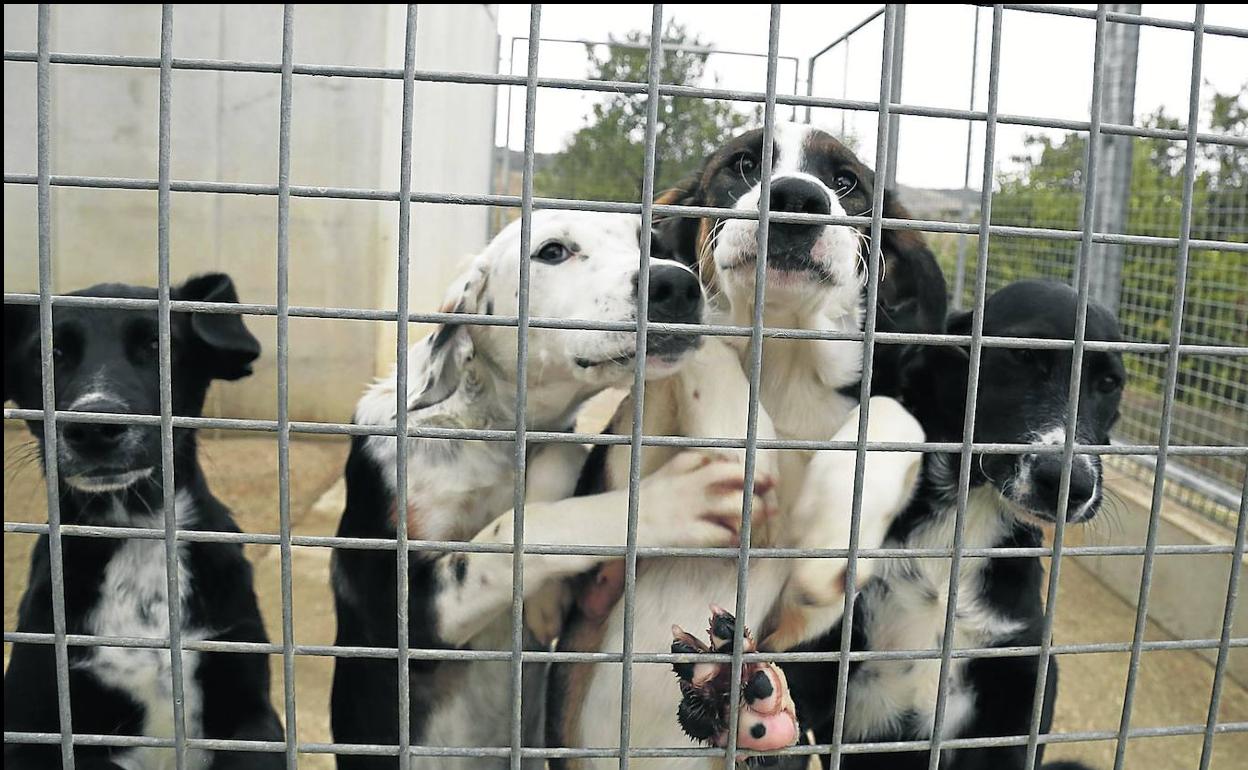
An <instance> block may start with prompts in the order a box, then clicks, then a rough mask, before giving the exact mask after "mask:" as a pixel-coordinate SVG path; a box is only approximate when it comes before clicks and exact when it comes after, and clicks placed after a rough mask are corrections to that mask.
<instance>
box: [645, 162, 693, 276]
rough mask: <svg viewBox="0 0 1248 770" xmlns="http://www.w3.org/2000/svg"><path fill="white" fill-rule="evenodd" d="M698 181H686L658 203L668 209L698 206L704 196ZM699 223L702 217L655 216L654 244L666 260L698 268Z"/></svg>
mask: <svg viewBox="0 0 1248 770" xmlns="http://www.w3.org/2000/svg"><path fill="white" fill-rule="evenodd" d="M698 180H699V177H697V176H693V177H690V178H688V179H683V180H681V182H680V183H679V184H677V185H676V186H675V187H671V188H668V189H666V190H664V191H663V192H661V193H659V195H658V197H656V198H655V199H654V202H655V203H658V204H660V205H664V206H695V205H697V203H698V198H699V195H700V186H699V184H698ZM699 222H701V219H699V218H696V217H682V216H677V215H675V214H664V215H662V217H655V222H654V244H653V245H654V246H656V247H658V251H660V252H661V253H662V254H663V255H664V256H665V257H666V258H668V259H674V260H676V261H678V262H681V263H683V264H686V265H688V266H689V267H690V268H693V269H697V265H698V223H699Z"/></svg>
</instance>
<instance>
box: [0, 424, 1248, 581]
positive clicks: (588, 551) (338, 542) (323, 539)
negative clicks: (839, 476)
mask: <svg viewBox="0 0 1248 770" xmlns="http://www.w3.org/2000/svg"><path fill="white" fill-rule="evenodd" d="M626 438H627V437H626ZM760 443H761V442H760ZM868 446H869V445H868ZM734 448H741V447H734ZM759 448H760V449H762V448H764V447H762V446H760V447H759ZM854 448H855V447H854V446H853V443H852V442H846V446H844V447H843V449H845V450H853V449H854ZM958 448H959V445H956V444H955V445H951V448H946V449H945V450H944V451H956V450H957V449H958ZM869 451H877V450H869ZM878 451H919V450H917V449H915V448H914V447H906V448H905V449H904V450H902V449H900V448H894V449H893V450H878ZM4 531H5V532H12V533H18V534H28V535H30V534H33V535H41V534H45V533H47V532H48V531H49V527H48V525H47V524H33V523H31V524H28V523H24V522H5V523H4ZM60 531H61V532H62V533H63V534H64V535H67V536H68V535H72V536H74V537H95V538H104V539H116V540H125V539H136V538H137V539H145V540H161V539H163V538H164V530H163V529H152V528H147V527H113V526H106V525H87V524H62V525H61V526H60ZM178 540H179V541H182V542H187V543H240V544H256V545H279V544H280V543H281V536H280V535H271V534H262V533H249V532H211V531H202V530H178ZM290 541H291V544H292V545H294V546H298V547H301V548H346V549H353V550H360V551H394V550H396V549H397V548H398V546H397V544H396V542H395V541H394V540H389V539H385V538H366V537H359V538H357V537H333V536H328V535H324V536H322V535H293V536H291V538H290ZM408 549H409V550H419V551H438V552H444V553H511V546H510V545H504V544H499V543H473V542H471V541H464V540H412V539H409V540H408ZM1232 551H1233V546H1232V545H1231V544H1230V543H1222V544H1218V543H1207V544H1173V545H1158V546H1157V549H1156V553H1157V554H1158V555H1167V556H1179V555H1196V554H1203V555H1211V554H1229V553H1231V552H1232ZM525 552H526V553H531V554H535V555H540V556H606V557H613V556H614V557H620V558H623V557H624V556H625V555H627V553H628V549H627V547H625V546H622V545H566V544H551V543H529V544H527V545H525ZM738 552H739V551H738V549H737V548H728V547H718V548H716V547H706V548H692V547H691V548H684V547H676V546H645V547H642V546H638V548H637V555H638V556H639V557H650V556H681V557H699V558H714V559H723V558H732V557H734V556H736V554H737V553H738ZM849 553H850V552H849V549H848V548H762V547H756V548H751V549H750V555H751V556H753V557H755V558H759V559H764V558H766V559H812V558H832V559H842V558H847V557H848V556H849ZM857 553H858V555H859V557H861V558H864V559H894V558H936V557H948V556H952V555H953V553H954V549H953V548H952V547H950V548H939V547H935V548H860V549H858V551H857ZM961 553H962V555H963V556H967V557H983V556H993V557H998V558H1007V557H1009V558H1014V557H1020V556H1049V555H1051V554H1052V553H1053V549H1051V548H1048V547H1046V546H1032V547H1019V546H1010V547H1006V546H998V547H988V548H965V549H963V550H962V552H961ZM1063 553H1066V554H1069V555H1072V556H1142V555H1143V554H1144V546H1142V545H1138V546H1137V545H1084V546H1069V547H1067V548H1065V549H1063Z"/></svg>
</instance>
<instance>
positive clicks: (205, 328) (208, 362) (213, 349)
mask: <svg viewBox="0 0 1248 770" xmlns="http://www.w3.org/2000/svg"><path fill="white" fill-rule="evenodd" d="M172 295H173V296H174V297H175V298H176V299H180V300H191V301H197V302H233V303H237V302H238V292H237V291H236V290H235V289H234V281H233V280H231V279H230V277H229V276H228V275H226V274H225V273H205V274H203V275H197V276H194V277H192V278H189V279H188V280H187V281H186V283H184V284H182V285H181V286H176V287H174V289H173V292H172ZM189 326H190V330H191V335H192V336H193V337H194V340H195V344H196V345H197V346H198V347H199V348H200V349H201V351H202V352H203V354H204V361H203V363H204V369H205V370H206V371H207V373H208V375H209V376H210V377H212V378H215V379H220V380H237V379H240V378H242V377H246V376H247V375H249V374H251V362H252V361H255V360H256V358H258V357H259V356H260V341H259V340H257V339H256V338H255V337H254V336H252V334H251V332H249V331H247V327H246V325H244V324H243V318H242V316H240V315H235V314H232V313H191V314H190V320H189Z"/></svg>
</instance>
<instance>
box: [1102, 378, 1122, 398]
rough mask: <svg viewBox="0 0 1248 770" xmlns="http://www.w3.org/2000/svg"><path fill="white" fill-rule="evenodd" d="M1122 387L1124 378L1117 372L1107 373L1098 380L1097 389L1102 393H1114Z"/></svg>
mask: <svg viewBox="0 0 1248 770" xmlns="http://www.w3.org/2000/svg"><path fill="white" fill-rule="evenodd" d="M1121 388H1122V378H1121V377H1119V376H1118V375H1116V374H1107V375H1105V376H1104V377H1102V378H1100V379H1099V380H1097V381H1096V389H1097V390H1099V391H1100V392H1102V393H1113V392H1114V391H1116V390H1119V389H1121Z"/></svg>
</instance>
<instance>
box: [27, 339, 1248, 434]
mask: <svg viewBox="0 0 1248 770" xmlns="http://www.w3.org/2000/svg"><path fill="white" fill-rule="evenodd" d="M655 325H656V326H657V324H655ZM4 416H5V418H6V419H20V420H29V421H32V422H38V421H42V420H43V418H44V415H43V413H42V412H41V411H40V410H36V409H5V410H4ZM55 420H56V422H82V423H109V424H116V425H159V424H160V418H159V417H157V416H155V415H121V414H111V413H105V412H57V413H56V416H55ZM173 425H174V427H176V428H198V429H201V430H203V429H224V430H248V431H260V432H267V433H274V432H276V430H277V423H276V421H274V420H243V419H235V418H219V417H174V419H173ZM290 429H291V432H292V433H309V434H319V435H342V436H393V435H394V431H393V430H387V429H384V428H379V427H377V426H362V425H351V424H346V423H316V422H311V423H310V422H297V421H293V420H292V421H291V423H290ZM407 435H408V436H409V437H413V438H445V439H469V440H480V441H512V440H513V439H514V438H515V432H514V431H510V430H488V429H479V428H425V427H421V428H417V427H412V428H410V429H409V430H408V434H407ZM527 435H528V437H529V441H531V442H533V443H550V444H569V443H585V444H607V445H615V444H627V443H629V437H627V436H615V435H610V434H601V433H572V432H569V433H564V432H562V431H529V432H528V434H527ZM641 441H642V445H643V446H673V447H684V448H690V449H743V448H744V447H745V441H744V440H743V439H739V438H718V437H697V438H689V437H685V436H649V435H643V436H642V439H641ZM858 446H859V445H858V444H857V443H856V442H853V441H813V440H795V439H761V438H760V439H759V440H758V447H759V448H760V449H800V450H811V449H813V450H819V449H856V448H857V447H858ZM865 446H866V449H867V450H868V451H877V452H910V451H919V452H950V451H959V450H960V449H961V448H962V444H961V443H960V442H947V441H924V442H921V443H908V442H904V441H868V442H867V443H866V445H865ZM972 448H973V449H974V450H975V451H976V452H979V453H981V454H1018V453H1019V452H1020V451H1026V452H1028V453H1030V454H1037V455H1040V454H1060V453H1062V451H1063V449H1062V447H1061V446H1059V445H1052V446H1035V445H1032V444H1006V443H991V442H983V443H975V444H973V445H972ZM1075 452H1076V454H1098V455H1155V454H1159V453H1160V448H1159V447H1158V446H1156V445H1150V444H1075ZM1167 452H1168V453H1169V454H1170V455H1171V456H1186V457H1248V446H1223V445H1200V444H1194V445H1188V446H1171V447H1169V448H1168V450H1167Z"/></svg>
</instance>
